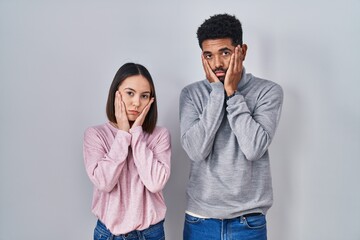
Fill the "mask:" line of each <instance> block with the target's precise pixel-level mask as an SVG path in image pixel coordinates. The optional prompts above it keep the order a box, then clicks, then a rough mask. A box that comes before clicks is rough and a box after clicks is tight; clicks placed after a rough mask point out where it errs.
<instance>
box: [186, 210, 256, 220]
mask: <svg viewBox="0 0 360 240" xmlns="http://www.w3.org/2000/svg"><path fill="white" fill-rule="evenodd" d="M185 213H186V214H188V215H190V216H193V217H197V218H203V219H210V218H209V217H204V216H200V215H198V214H195V213H192V212H189V211H185ZM260 215H263V214H262V213H261V212H253V213H247V214H244V215H241V216H238V217H234V218H229V219H227V218H214V219H219V220H232V219H238V218H247V217H254V216H260Z"/></svg>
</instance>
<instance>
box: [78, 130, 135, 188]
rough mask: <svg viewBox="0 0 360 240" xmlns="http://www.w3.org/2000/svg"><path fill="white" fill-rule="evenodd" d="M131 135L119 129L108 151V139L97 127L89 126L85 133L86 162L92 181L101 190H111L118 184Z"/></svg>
mask: <svg viewBox="0 0 360 240" xmlns="http://www.w3.org/2000/svg"><path fill="white" fill-rule="evenodd" d="M130 139H131V136H130V134H129V133H127V132H124V131H118V133H117V134H116V136H115V139H114V142H113V143H112V145H111V146H110V149H109V151H108V152H107V151H106V149H105V147H106V145H107V144H108V143H107V142H106V139H104V137H103V136H101V135H100V134H99V133H98V132H97V131H96V130H95V129H93V128H89V129H87V130H86V131H85V135H84V145H83V153H84V162H85V168H86V172H87V174H88V176H89V178H90V180H91V182H92V183H93V184H94V185H95V187H96V188H98V189H99V190H101V191H105V192H110V191H111V190H112V189H113V188H114V187H115V186H116V184H117V182H118V179H119V176H120V173H121V171H122V169H123V166H124V164H125V162H126V158H127V156H128V148H129V145H130Z"/></svg>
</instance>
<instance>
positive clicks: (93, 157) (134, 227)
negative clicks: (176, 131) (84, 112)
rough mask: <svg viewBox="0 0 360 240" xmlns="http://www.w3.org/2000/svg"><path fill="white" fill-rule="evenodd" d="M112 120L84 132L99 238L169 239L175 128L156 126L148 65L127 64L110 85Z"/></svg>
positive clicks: (86, 158)
mask: <svg viewBox="0 0 360 240" xmlns="http://www.w3.org/2000/svg"><path fill="white" fill-rule="evenodd" d="M106 113H107V117H108V119H109V122H107V123H105V124H102V125H99V126H94V127H89V128H88V129H86V131H85V134H84V162H85V168H86V172H87V174H88V176H89V178H90V180H91V182H92V183H93V184H94V192H93V201H92V212H93V213H94V214H95V216H96V217H97V218H98V221H97V224H96V227H95V230H94V240H105V239H113V240H116V239H134V240H135V239H153V240H157V239H165V234H164V225H163V224H164V219H165V213H166V206H165V201H164V197H163V194H162V189H163V188H164V186H165V184H166V182H167V181H168V179H169V176H170V160H171V143H170V134H169V131H168V130H167V129H165V128H163V127H158V126H156V121H157V104H156V95H155V87H154V83H153V81H152V78H151V75H150V73H149V72H148V70H147V69H146V68H145V67H144V66H142V65H140V64H135V63H126V64H124V65H123V66H122V67H121V68H120V69H119V70H118V72H117V73H116V75H115V77H114V80H113V82H112V84H111V86H110V90H109V95H108V100H107V105H106Z"/></svg>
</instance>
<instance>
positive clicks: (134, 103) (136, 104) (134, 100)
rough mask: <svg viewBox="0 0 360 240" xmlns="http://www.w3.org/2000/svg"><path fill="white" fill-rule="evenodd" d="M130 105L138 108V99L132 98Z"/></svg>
mask: <svg viewBox="0 0 360 240" xmlns="http://www.w3.org/2000/svg"><path fill="white" fill-rule="evenodd" d="M132 104H133V106H134V107H136V108H137V107H139V106H140V97H134V98H133V101H132Z"/></svg>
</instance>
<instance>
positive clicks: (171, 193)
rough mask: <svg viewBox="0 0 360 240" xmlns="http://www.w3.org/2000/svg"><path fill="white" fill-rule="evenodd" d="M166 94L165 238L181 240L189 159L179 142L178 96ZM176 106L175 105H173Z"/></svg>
mask: <svg viewBox="0 0 360 240" xmlns="http://www.w3.org/2000/svg"><path fill="white" fill-rule="evenodd" d="M179 95H180V92H179V93H178V94H177V95H175V94H174V95H173V96H168V97H169V101H168V103H169V105H168V106H167V107H166V108H165V109H166V114H165V115H164V116H165V117H164V118H163V120H164V122H165V124H164V125H165V126H166V127H167V128H168V130H169V131H170V133H171V147H172V159H171V176H170V179H169V181H168V183H167V184H166V186H165V189H164V197H165V202H166V205H167V214H166V219H165V234H166V239H171V240H181V239H182V231H183V224H184V215H185V208H186V185H187V180H188V176H189V171H190V160H189V158H188V156H187V154H186V152H185V151H184V150H183V149H182V147H181V143H180V123H179V114H178V100H179V99H178V96H179ZM175 106H176V107H175Z"/></svg>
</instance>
